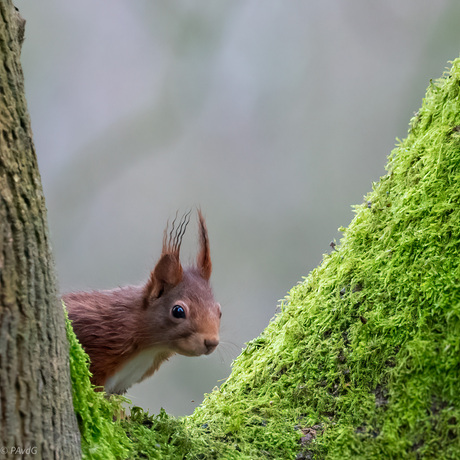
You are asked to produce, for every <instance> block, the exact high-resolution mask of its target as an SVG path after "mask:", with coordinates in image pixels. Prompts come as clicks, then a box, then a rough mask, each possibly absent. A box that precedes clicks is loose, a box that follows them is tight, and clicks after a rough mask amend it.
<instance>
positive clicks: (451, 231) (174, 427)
mask: <svg viewBox="0 0 460 460" xmlns="http://www.w3.org/2000/svg"><path fill="white" fill-rule="evenodd" d="M387 171H388V173H387V175H386V176H384V177H382V178H381V180H380V181H379V182H378V183H375V184H374V186H373V191H372V192H371V193H369V195H368V196H367V197H366V198H365V202H364V203H363V204H362V205H359V206H356V207H355V213H356V215H355V218H354V219H353V221H352V222H351V224H350V225H349V227H348V228H347V229H342V230H343V232H344V235H343V239H342V240H341V243H340V245H339V246H337V248H336V250H335V251H332V253H331V254H328V255H325V256H324V260H323V262H322V263H321V265H320V266H319V267H318V268H317V269H315V270H313V271H312V272H311V273H310V274H309V276H308V277H307V278H306V279H305V280H304V281H303V282H302V283H300V284H298V285H297V286H295V287H294V288H293V289H292V290H291V291H290V293H289V295H288V296H287V297H286V298H285V299H284V300H283V301H282V303H281V312H280V313H279V314H278V315H277V316H276V317H275V318H274V319H273V321H272V322H271V323H270V324H269V325H268V327H267V328H266V330H265V331H264V332H263V334H262V335H261V336H260V337H258V338H257V339H255V340H253V341H252V342H250V343H249V344H248V345H247V348H246V349H245V350H244V351H243V353H242V354H241V355H240V356H239V357H238V358H237V359H236V361H235V362H234V364H233V370H232V374H231V376H230V377H229V379H228V380H227V381H226V382H225V383H224V384H223V385H222V386H221V387H220V388H219V389H215V390H214V391H213V392H212V393H211V394H209V395H207V396H206V399H205V401H204V402H203V404H202V405H201V406H200V407H199V408H198V409H197V410H196V411H195V412H194V414H193V415H191V416H190V417H186V418H182V419H179V420H178V419H175V418H173V417H169V416H167V415H166V414H165V413H164V412H162V413H160V414H159V415H158V416H156V417H151V416H148V414H144V413H142V412H141V411H139V410H136V411H135V416H133V418H132V420H130V421H129V422H125V423H124V425H125V428H126V430H127V431H128V434H129V436H130V437H131V439H132V441H133V443H134V452H135V453H133V454H131V457H130V458H171V459H181V458H186V459H251V460H252V459H259V458H268V459H287V458H292V459H293V458H297V459H304V458H305V459H307V458H308V459H310V458H311V459H313V458H318V459H320V458H321V459H322V458H327V459H343V458H354V459H360V458H363V459H364V458H365V459H381V458H409V459H410V458H413V459H419V458H426V459H429V458H433V459H434V458H436V459H437V458H443V459H449V458H450V459H456V458H460V424H459V422H460V391H459V388H460V265H459V261H460V186H459V184H460V59H457V60H455V61H454V62H453V63H452V69H451V71H450V73H448V74H446V75H445V76H444V77H443V78H442V79H440V80H438V81H436V82H432V83H431V85H430V87H429V88H428V91H427V94H426V97H425V99H424V102H423V107H422V108H421V110H420V112H419V114H417V115H416V116H415V117H414V118H413V120H412V121H411V125H410V131H409V134H408V137H407V139H406V140H404V141H403V142H401V143H400V144H399V145H398V147H397V148H396V149H395V150H394V151H393V152H392V154H391V155H390V157H389V163H388V166H387ZM86 397H89V395H88V394H86V393H85V398H86ZM84 404H85V403H83V405H84Z"/></svg>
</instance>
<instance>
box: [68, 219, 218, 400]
mask: <svg viewBox="0 0 460 460" xmlns="http://www.w3.org/2000/svg"><path fill="white" fill-rule="evenodd" d="M189 216H190V212H188V213H187V214H185V215H184V216H183V217H182V219H181V220H180V222H179V223H178V224H177V227H176V228H175V224H176V219H174V221H173V223H172V228H171V230H169V231H168V226H169V225H167V226H166V228H165V231H164V236H163V249H162V251H161V255H160V258H159V260H158V262H157V263H156V265H155V268H154V269H153V270H152V272H151V274H150V277H149V279H148V280H147V282H146V283H145V284H144V285H142V286H126V287H122V288H118V289H113V290H107V291H93V292H75V293H69V294H65V295H64V296H63V297H62V299H63V301H64V304H65V306H66V307H67V311H68V314H69V318H70V320H71V321H72V326H73V329H74V331H75V334H76V336H77V337H78V340H79V341H80V343H81V344H82V346H83V348H84V349H85V351H86V353H88V355H89V357H90V361H91V364H90V371H91V373H92V383H93V384H94V385H96V386H102V387H104V390H105V391H106V392H107V393H118V394H123V393H125V392H126V390H127V389H128V388H129V387H131V386H132V385H133V384H135V383H138V382H141V381H142V380H144V379H145V378H147V377H150V376H151V375H152V374H153V373H154V372H155V371H156V370H157V369H158V368H159V367H160V365H161V364H162V363H163V361H165V360H167V359H168V358H169V357H171V356H172V355H174V354H175V353H179V354H181V355H185V356H200V355H203V354H204V355H208V354H210V353H212V352H213V351H214V350H215V349H216V347H217V345H218V344H219V327H220V318H221V316H222V313H221V308H220V305H219V304H218V303H217V302H216V301H215V300H214V296H213V293H212V290H211V286H210V283H209V278H210V277H211V270H212V264H211V255H210V250H209V238H208V231H207V228H206V223H205V220H204V218H203V215H202V214H201V211H200V210H198V224H199V251H198V255H197V260H196V265H195V266H192V267H187V268H185V269H183V268H182V265H181V262H180V260H179V250H180V246H181V242H182V237H183V236H184V233H185V230H186V227H187V224H188V222H189V220H190V218H189ZM176 217H177V216H176Z"/></svg>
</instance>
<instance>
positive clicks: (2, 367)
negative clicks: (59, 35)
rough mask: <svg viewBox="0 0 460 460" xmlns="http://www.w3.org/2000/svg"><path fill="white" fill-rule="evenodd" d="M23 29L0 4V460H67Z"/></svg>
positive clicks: (58, 312)
mask: <svg viewBox="0 0 460 460" xmlns="http://www.w3.org/2000/svg"><path fill="white" fill-rule="evenodd" d="M24 23H25V22H24V20H23V19H22V18H21V17H20V16H19V14H18V13H17V10H15V8H14V6H13V4H12V2H11V0H2V1H1V2H0V420H1V426H0V458H22V457H29V458H30V455H31V454H32V455H33V456H34V457H35V458H46V459H52V458H56V459H58V458H59V459H63V458H71V459H75V458H78V457H80V435H79V431H78V426H77V421H76V417H75V414H74V411H73V407H72V395H71V386H70V373H69V363H68V343H67V339H66V335H65V334H66V333H65V323H64V312H63V309H62V307H61V304H60V302H59V300H58V298H57V295H56V281H55V277H54V263H53V258H52V255H51V251H50V246H49V237H48V228H47V221H46V209H45V202H44V197H43V191H42V187H41V180H40V175H39V172H38V166H37V159H36V155H35V151H34V146H33V142H32V134H31V129H30V120H29V114H28V111H27V105H26V100H25V96H24V81H23V74H22V69H21V65H20V47H21V44H22V43H21V42H22V39H23V34H24Z"/></svg>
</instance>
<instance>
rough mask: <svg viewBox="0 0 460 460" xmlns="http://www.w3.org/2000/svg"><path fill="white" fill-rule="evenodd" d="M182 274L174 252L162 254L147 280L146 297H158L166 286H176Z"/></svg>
mask: <svg viewBox="0 0 460 460" xmlns="http://www.w3.org/2000/svg"><path fill="white" fill-rule="evenodd" d="M182 274H183V270H182V265H181V263H180V261H179V257H177V256H176V255H175V254H163V255H162V256H161V257H160V260H159V261H158V262H157V264H156V265H155V268H154V269H153V270H152V273H151V274H150V278H149V280H148V282H147V285H146V294H147V297H148V298H151V297H160V296H161V295H162V294H163V292H164V291H165V290H167V289H168V288H171V287H174V286H177V285H178V284H179V283H180V282H181V281H182Z"/></svg>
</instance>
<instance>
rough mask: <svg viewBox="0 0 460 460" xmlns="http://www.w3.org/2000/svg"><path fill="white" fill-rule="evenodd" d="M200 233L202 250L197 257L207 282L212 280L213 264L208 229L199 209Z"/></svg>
mask: <svg viewBox="0 0 460 460" xmlns="http://www.w3.org/2000/svg"><path fill="white" fill-rule="evenodd" d="M198 231H199V237H200V249H199V251H198V255H197V265H198V269H199V270H200V273H201V276H202V277H203V278H204V279H205V280H209V278H211V272H212V263H211V253H210V249H209V237H208V229H207V228H206V222H205V220H204V217H203V214H201V211H200V210H199V209H198Z"/></svg>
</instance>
